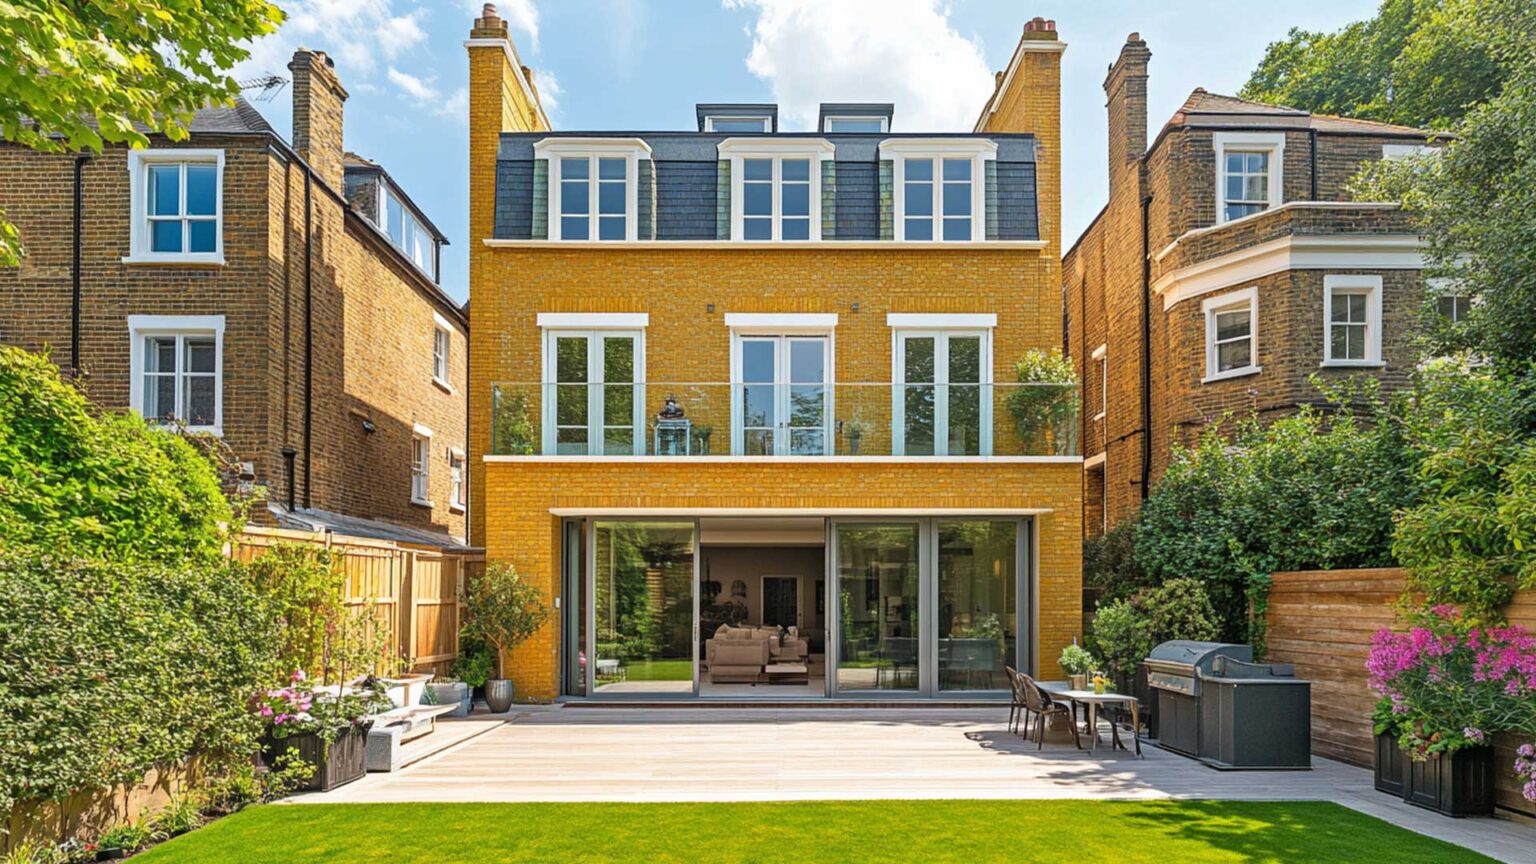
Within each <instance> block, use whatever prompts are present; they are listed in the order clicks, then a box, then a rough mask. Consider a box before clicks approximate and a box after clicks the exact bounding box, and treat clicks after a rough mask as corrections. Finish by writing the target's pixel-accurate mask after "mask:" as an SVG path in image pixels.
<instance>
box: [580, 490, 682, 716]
mask: <svg viewBox="0 0 1536 864" xmlns="http://www.w3.org/2000/svg"><path fill="white" fill-rule="evenodd" d="M599 521H608V522H631V523H634V522H653V523H674V524H678V525H682V524H691V525H692V526H693V544H692V545H693V577H692V582H691V583H690V588H689V593H690V594H691V595H692V597H693V621H692V623H691V624H690V626H689V628H688V632H689V638H688V642H689V653H690V654H691V656H692V658H693V664H692V668H693V688H692V690H690V691H689V692H687V693H668V692H666V691H653V692H642V693H599V692H597V523H598V522H599ZM586 523H587V524H586V544H587V549H588V550H589V552H588V554H587V556H586V558H587V560H586V580H587V610H586V618H587V638H586V639H585V640H583V641H584V642H585V643H586V644H585V646H584V649H585V650H586V652H587V695H586V698H588V699H610V700H613V701H615V702H622V701H625V700H628V701H631V702H641V701H660V700H671V699H677V700H683V699H697V698H698V697H699V558H700V553H699V536H700V534H699V518H698V517H697V516H686V517H683V516H679V517H675V518H663V517H655V518H649V519H625V518H622V517H617V516H614V517H603V516H589V517H587V519H586Z"/></svg>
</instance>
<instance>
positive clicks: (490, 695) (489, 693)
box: [485, 678, 512, 714]
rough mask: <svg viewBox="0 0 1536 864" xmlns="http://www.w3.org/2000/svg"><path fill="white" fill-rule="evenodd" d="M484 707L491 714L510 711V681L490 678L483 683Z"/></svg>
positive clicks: (508, 679)
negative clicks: (489, 710)
mask: <svg viewBox="0 0 1536 864" xmlns="http://www.w3.org/2000/svg"><path fill="white" fill-rule="evenodd" d="M485 705H486V707H487V708H489V709H491V713H492V714H505V713H507V712H508V711H511V710H512V679H511V678H492V679H490V680H489V681H486V682H485Z"/></svg>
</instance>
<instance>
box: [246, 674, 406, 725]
mask: <svg viewBox="0 0 1536 864" xmlns="http://www.w3.org/2000/svg"><path fill="white" fill-rule="evenodd" d="M391 707H392V703H391V702H390V701H389V697H388V696H386V695H385V694H384V692H383V691H382V690H381V689H380V688H378V687H376V686H375V685H374V684H373V683H372V682H371V681H369V682H365V684H364V686H363V687H361V688H359V689H356V690H353V691H348V692H346V693H343V694H341V695H337V694H334V693H326V692H319V693H317V692H316V691H315V689H314V686H313V685H312V684H311V683H310V681H309V679H308V677H307V676H306V675H305V674H304V673H303V672H302V671H296V672H294V673H293V674H292V675H290V676H289V678H288V683H287V684H286V685H285V686H282V687H274V688H272V689H269V690H265V691H262V692H261V693H260V694H259V695H258V696H257V698H256V713H257V714H258V715H259V716H260V717H261V718H262V719H263V720H264V721H266V722H267V723H268V724H270V725H269V729H270V732H271V735H272V737H273V738H278V739H282V738H288V737H290V736H293V735H300V734H304V733H306V732H314V733H318V734H319V735H320V736H321V737H322V738H325V739H326V740H327V741H334V740H335V739H336V737H337V736H339V735H340V734H341V733H342V732H343V731H345V730H346V729H348V728H350V727H352V726H355V725H357V724H359V723H363V722H366V721H367V718H368V717H370V716H371V715H373V714H377V713H379V712H381V711H387V710H389V709H390V708H391Z"/></svg>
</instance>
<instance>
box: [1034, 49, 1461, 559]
mask: <svg viewBox="0 0 1536 864" xmlns="http://www.w3.org/2000/svg"><path fill="white" fill-rule="evenodd" d="M1150 59H1151V52H1150V51H1149V50H1148V49H1147V45H1146V43H1145V42H1144V41H1142V40H1141V38H1140V37H1139V36H1138V35H1137V34H1134V33H1133V34H1131V36H1130V38H1129V39H1128V41H1127V42H1126V44H1125V46H1124V47H1123V48H1122V49H1121V52H1120V56H1119V58H1118V59H1117V60H1116V61H1115V63H1114V64H1113V65H1111V66H1110V68H1109V72H1108V75H1107V76H1106V78H1105V81H1104V91H1105V94H1106V96H1107V101H1108V109H1109V202H1108V204H1107V205H1106V206H1105V207H1104V209H1103V210H1102V211H1101V212H1100V213H1099V215H1098V216H1097V217H1096V218H1095V219H1094V221H1093V223H1092V224H1091V225H1089V227H1088V229H1087V230H1086V231H1084V232H1083V234H1082V236H1081V237H1080V238H1079V239H1078V241H1077V243H1076V244H1075V245H1074V246H1073V247H1072V248H1071V249H1070V250H1069V251H1068V252H1067V254H1066V256H1065V257H1064V258H1063V259H1062V289H1063V297H1064V302H1065V304H1066V309H1067V318H1066V325H1065V333H1064V334H1063V335H1064V340H1065V343H1066V351H1067V353H1068V354H1069V355H1070V356H1071V357H1072V359H1073V361H1074V363H1075V365H1076V368H1077V371H1078V373H1079V377H1080V379H1081V380H1082V382H1083V396H1084V410H1083V411H1082V440H1083V453H1084V455H1085V457H1086V458H1085V463H1084V465H1085V478H1086V479H1085V492H1084V519H1083V522H1084V528H1085V530H1086V531H1087V532H1088V533H1089V534H1090V535H1092V534H1097V533H1099V532H1101V531H1103V530H1105V529H1106V528H1108V527H1110V526H1112V525H1114V524H1116V523H1118V522H1119V521H1121V520H1122V519H1124V518H1126V517H1127V516H1130V515H1132V514H1134V513H1135V511H1136V510H1137V508H1138V507H1139V506H1140V503H1141V501H1142V500H1143V499H1144V498H1145V497H1146V495H1147V492H1148V490H1149V488H1150V487H1151V486H1153V485H1154V484H1156V482H1157V480H1158V478H1159V477H1161V476H1162V474H1163V471H1164V470H1165V469H1166V468H1167V465H1168V462H1169V459H1170V455H1171V452H1172V449H1171V448H1172V446H1173V444H1175V443H1176V442H1182V443H1186V444H1187V443H1189V442H1191V441H1193V440H1194V439H1195V438H1196V437H1197V436H1198V435H1199V433H1200V432H1201V430H1202V429H1204V428H1205V427H1206V426H1208V425H1209V424H1210V423H1212V422H1213V421H1217V420H1219V419H1221V418H1222V417H1223V416H1224V415H1226V414H1227V413H1228V412H1232V413H1234V414H1237V415H1243V416H1246V415H1247V414H1249V413H1257V414H1258V415H1259V416H1260V417H1263V418H1272V417H1279V416H1284V415H1286V414H1291V413H1294V412H1295V411H1297V410H1298V409H1299V407H1300V406H1302V405H1306V404H1321V403H1323V402H1324V401H1325V400H1324V397H1323V394H1322V393H1320V392H1319V391H1318V389H1317V388H1316V387H1315V386H1313V384H1312V383H1310V381H1309V376H1312V375H1321V376H1322V378H1323V379H1325V380H1328V381H1332V382H1336V383H1337V382H1342V381H1343V380H1344V379H1347V378H1351V377H1354V376H1361V375H1365V376H1371V377H1374V378H1376V379H1378V380H1380V381H1381V382H1382V384H1383V385H1385V386H1386V387H1388V388H1391V387H1396V386H1400V385H1402V384H1403V383H1404V382H1405V381H1406V379H1407V376H1408V373H1409V371H1410V369H1411V368H1412V366H1413V364H1414V362H1415V360H1416V358H1415V356H1414V351H1413V346H1412V337H1411V333H1410V331H1411V328H1412V326H1413V324H1414V322H1415V321H1416V320H1417V317H1418V315H1419V314H1420V310H1421V308H1422V304H1423V293H1422V291H1421V288H1420V284H1419V281H1420V280H1419V269H1420V268H1421V266H1422V261H1423V259H1422V256H1421V254H1420V247H1419V238H1418V237H1417V236H1416V233H1415V231H1414V230H1413V228H1412V225H1411V222H1410V220H1409V219H1408V217H1407V215H1406V214H1404V213H1403V212H1401V211H1400V210H1399V209H1398V207H1397V206H1396V205H1395V204H1386V203H1377V202H1369V201H1353V200H1350V195H1349V192H1348V190H1347V184H1348V181H1349V179H1350V178H1351V177H1352V176H1353V175H1354V174H1355V173H1356V172H1357V171H1358V170H1359V169H1360V168H1361V167H1362V165H1364V164H1365V163H1366V162H1368V161H1370V160H1375V159H1383V158H1387V159H1391V158H1400V157H1403V156H1408V155H1413V154H1416V153H1417V152H1419V151H1421V150H1424V149H1425V148H1427V147H1431V146H1434V145H1436V144H1438V143H1439V142H1438V140H1436V139H1435V138H1434V137H1433V136H1432V135H1431V133H1428V132H1424V131H1422V130H1417V129H1411V128H1407V127H1402V126H1391V125H1387V124H1383V123H1375V122H1370V121H1364V120H1354V119H1349V118H1342V117H1327V116H1318V115H1312V114H1309V113H1307V112H1305V111H1298V110H1294V109H1289V108H1280V107H1275V106H1271V105H1263V104H1259V103H1255V102H1249V101H1246V100H1242V99H1236V98H1233V97H1229V96H1219V95H1216V94H1214V93H1207V92H1205V91H1204V90H1201V89H1197V90H1195V91H1194V92H1193V93H1192V94H1191V95H1190V97H1189V99H1188V101H1186V102H1185V103H1184V105H1183V106H1182V107H1181V108H1180V109H1179V111H1178V112H1177V113H1175V114H1174V116H1173V117H1172V118H1171V119H1170V120H1169V121H1168V122H1167V123H1166V124H1165V125H1164V126H1163V127H1162V129H1161V131H1160V132H1159V133H1158V135H1157V137H1156V139H1155V140H1153V141H1152V143H1151V146H1150V147H1149V146H1148V144H1147V64H1148V61H1149V60H1150ZM1462 302H1464V301H1463V299H1462V298H1456V297H1449V296H1448V297H1445V298H1443V301H1442V307H1443V308H1444V309H1445V311H1446V312H1447V314H1451V315H1455V314H1457V312H1458V311H1459V309H1460V308H1462V307H1460V306H1459V305H1458V304H1460V303H1462Z"/></svg>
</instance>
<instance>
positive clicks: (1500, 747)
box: [1267, 567, 1536, 815]
mask: <svg viewBox="0 0 1536 864" xmlns="http://www.w3.org/2000/svg"><path fill="white" fill-rule="evenodd" d="M1273 580H1274V582H1273V585H1272V587H1271V589H1270V594H1269V656H1268V658H1267V659H1269V660H1272V661H1275V662H1281V663H1294V664H1296V674H1297V676H1299V677H1302V678H1306V679H1308V680H1309V681H1311V682H1312V750H1313V752H1315V753H1316V754H1317V755H1319V756H1326V757H1328V758H1330V759H1338V760H1340V761H1342V762H1349V763H1352V764H1355V765H1363V766H1365V767H1370V765H1371V763H1372V762H1373V760H1374V759H1375V752H1376V751H1375V742H1374V738H1375V735H1374V730H1373V728H1372V723H1371V712H1372V710H1373V709H1374V708H1375V706H1376V694H1375V693H1373V692H1371V689H1370V686H1369V684H1368V683H1367V675H1366V672H1365V660H1366V656H1367V655H1368V654H1369V653H1370V648H1371V635H1372V634H1373V633H1375V632H1376V631H1377V630H1379V629H1381V628H1382V627H1390V626H1394V625H1397V624H1398V623H1399V622H1398V621H1397V609H1396V603H1397V601H1398V598H1399V597H1401V596H1402V594H1403V591H1404V589H1405V588H1406V586H1407V578H1406V574H1405V573H1404V571H1403V570H1401V569H1399V568H1395V567H1389V568H1382V569H1375V570H1332V571H1305V572H1290V573H1276V574H1274V576H1273ZM1504 613H1505V614H1506V615H1507V616H1508V617H1509V620H1510V623H1513V624H1520V625H1523V626H1525V627H1526V628H1527V629H1531V630H1536V592H1531V591H1525V592H1521V593H1520V594H1519V595H1517V596H1516V597H1515V601H1514V602H1513V603H1511V604H1510V605H1509V606H1508V607H1506V609H1505V610H1504ZM1519 743H1520V742H1519V741H1517V740H1515V739H1514V738H1513V737H1512V736H1508V735H1497V736H1495V737H1494V748H1495V759H1496V762H1495V767H1496V771H1495V774H1494V784H1495V788H1496V791H1497V797H1498V803H1499V806H1501V807H1506V808H1509V809H1511V810H1515V811H1517V812H1520V813H1525V814H1528V815H1529V814H1531V813H1533V812H1536V808H1533V807H1532V805H1531V803H1530V802H1528V801H1526V800H1525V799H1524V798H1523V797H1522V796H1521V794H1520V788H1519V784H1518V783H1517V782H1516V778H1515V775H1514V771H1513V766H1514V760H1515V753H1514V748H1515V747H1517V746H1518V745H1519Z"/></svg>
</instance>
